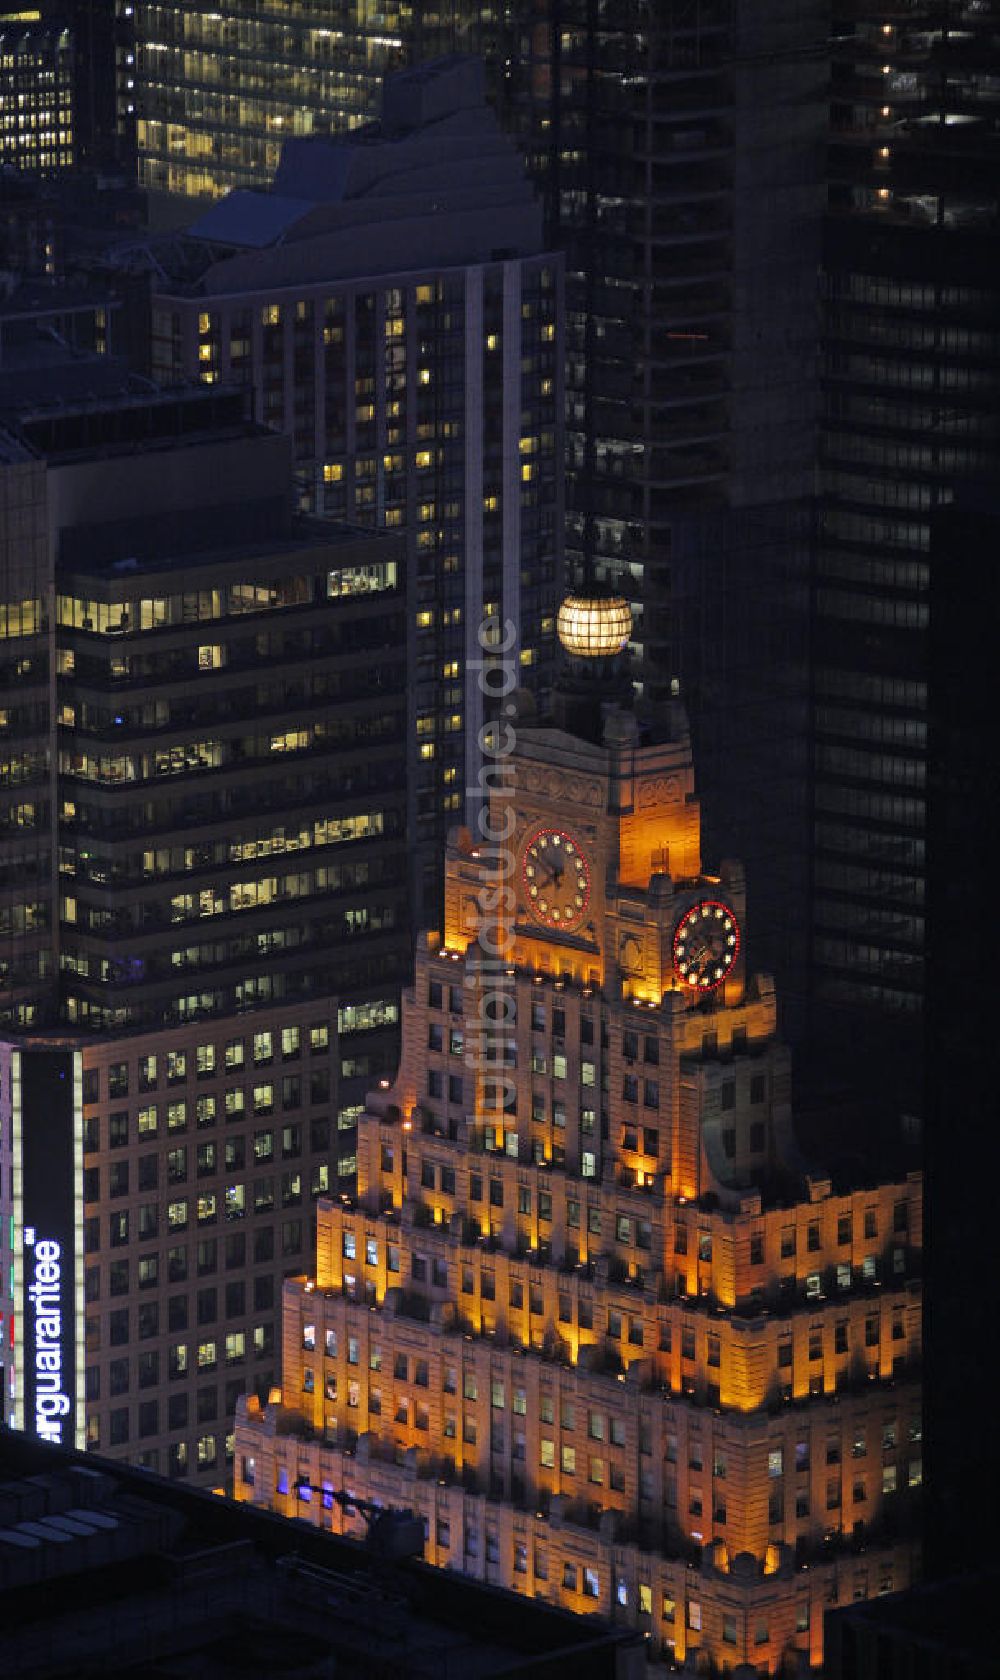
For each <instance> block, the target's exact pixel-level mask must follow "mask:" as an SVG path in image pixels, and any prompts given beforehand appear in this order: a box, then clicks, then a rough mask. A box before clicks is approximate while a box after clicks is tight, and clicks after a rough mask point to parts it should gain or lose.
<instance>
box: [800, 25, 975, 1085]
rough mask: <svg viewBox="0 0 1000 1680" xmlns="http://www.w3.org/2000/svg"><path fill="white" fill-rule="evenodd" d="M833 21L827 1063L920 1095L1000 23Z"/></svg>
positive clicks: (825, 533)
mask: <svg viewBox="0 0 1000 1680" xmlns="http://www.w3.org/2000/svg"><path fill="white" fill-rule="evenodd" d="M834 20H835V25H834V27H835V34H834V42H833V87H832V118H833V125H832V135H831V151H830V160H829V176H830V214H829V217H828V220H827V225H826V239H825V249H824V282H823V283H824V303H823V309H824V315H823V335H824V344H823V375H822V384H823V391H822V395H823V428H822V442H821V491H822V514H821V524H820V532H819V540H818V547H817V560H816V583H815V609H814V643H813V665H814V678H813V701H812V729H813V778H814V782H813V819H812V837H811V842H812V851H813V864H812V870H813V887H812V892H813V899H812V912H811V932H810V947H811V949H810V966H811V1000H810V1001H811V1005H812V1022H811V1025H812V1033H813V1039H814V1042H816V1043H817V1044H823V1043H824V1042H825V1044H826V1047H827V1049H828V1051H829V1054H830V1060H831V1061H832V1062H833V1063H834V1064H835V1063H836V1061H837V1059H838V1058H839V1055H840V1046H841V1045H842V1044H843V1042H844V1039H845V1036H847V1035H849V1037H850V1041H851V1044H852V1049H853V1053H854V1058H855V1065H856V1069H857V1075H858V1081H859V1083H860V1084H861V1085H863V1086H867V1088H868V1089H869V1090H871V1089H874V1088H880V1089H881V1090H883V1091H885V1092H886V1093H889V1094H891V1096H892V1099H893V1100H894V1101H895V1102H897V1103H898V1104H900V1105H901V1106H908V1107H911V1108H917V1107H919V1105H920V1101H921V1072H920V1060H921V1046H922V1037H923V1029H922V1024H921V1015H922V1009H923V1005H924V1001H925V997H926V995H927V991H926V988H927V985H928V974H927V967H926V961H925V940H926V932H927V930H926V920H925V918H926V910H925V894H926V891H927V869H926V861H925V850H926V847H927V845H928V843H929V841H928V833H927V820H928V819H927V797H928V794H927V785H926V780H927V773H928V760H927V751H928V747H927V732H928V705H929V699H928V685H929V683H932V682H934V681H935V680H936V679H937V676H938V673H937V672H936V671H935V669H934V666H933V661H932V658H931V646H932V643H931V642H929V640H928V636H929V634H930V635H931V637H933V629H932V628H931V629H930V630H929V617H930V614H931V613H932V612H933V610H934V607H933V596H934V583H933V572H934V566H935V556H934V548H933V544H932V541H931V527H932V521H933V519H934V516H935V513H936V510H938V509H941V508H946V507H947V506H948V505H949V504H950V503H951V502H952V501H953V500H954V499H955V498H956V497H957V496H959V495H960V493H961V487H962V486H963V484H967V483H969V482H973V483H974V482H976V481H980V480H982V481H986V480H989V479H990V478H991V477H993V476H995V475H996V472H997V469H998V466H1000V430H998V425H997V412H998V409H1000V334H998V330H997V322H998V319H1000V294H998V281H997V276H998V273H1000V261H998V257H1000V237H998V230H1000V203H998V193H997V179H998V170H1000V138H998V131H997V127H996V120H995V88H996V77H997V74H998V67H1000V43H998V39H997V34H996V19H995V17H993V16H992V12H991V9H990V8H987V7H981V6H977V5H976V4H971V3H970V4H967V3H964V0H956V3H954V4H949V5H946V6H943V7H938V8H917V9H915V10H909V11H907V12H906V13H905V15H896V14H887V13H885V12H884V11H883V10H874V9H867V10H866V9H865V8H864V7H861V8H857V7H851V8H848V7H846V6H845V7H843V8H838V7H837V6H836V5H835V6H834ZM946 563H950V561H946ZM948 645H949V644H947V643H945V644H943V646H944V647H945V649H946V650H947V648H948ZM954 656H955V654H954V646H952V651H951V657H952V658H954ZM963 663H964V662H963Z"/></svg>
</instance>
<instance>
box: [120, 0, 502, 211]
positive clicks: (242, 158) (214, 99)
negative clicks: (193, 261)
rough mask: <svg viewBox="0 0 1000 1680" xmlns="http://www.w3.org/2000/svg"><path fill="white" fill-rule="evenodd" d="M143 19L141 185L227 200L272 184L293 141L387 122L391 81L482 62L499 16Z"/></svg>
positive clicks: (258, 9) (313, 8)
mask: <svg viewBox="0 0 1000 1680" xmlns="http://www.w3.org/2000/svg"><path fill="white" fill-rule="evenodd" d="M120 9H124V10H126V11H128V12H129V13H134V18H133V24H134V38H135V43H136V45H135V57H136V65H135V75H134V78H131V79H134V83H135V85H134V88H129V87H128V85H127V83H128V80H129V79H130V78H125V80H124V81H123V83H122V93H121V109H122V113H123V117H124V118H125V119H126V120H129V121H132V120H134V122H135V124H136V133H137V140H138V150H139V171H140V178H141V181H142V184H143V185H144V186H145V187H147V188H149V189H150V190H151V191H152V192H163V193H180V194H185V195H187V196H189V197H210V198H216V197H218V196H220V195H221V194H222V193H225V192H228V191H229V190H230V188H232V187H264V186H267V185H268V183H269V182H270V180H271V178H272V176H273V175H274V172H275V170H276V169H277V167H278V162H279V159H280V156H281V148H282V145H283V143H284V142H285V141H286V140H288V139H290V138H291V137H293V136H305V135H331V134H340V133H343V132H345V131H346V130H347V129H351V128H356V127H357V126H358V125H359V124H360V123H364V122H367V121H368V120H369V118H371V117H373V116H375V115H377V113H378V109H379V100H380V94H381V85H382V77H383V75H385V74H386V72H389V71H393V70H398V69H402V68H404V67H405V66H407V65H409V64H417V63H420V62H422V61H424V60H426V59H430V58H434V57H436V56H437V55H439V54H441V53H451V52H483V51H486V50H488V49H489V48H490V46H491V44H492V43H493V41H494V39H495V36H496V25H495V17H496V12H497V8H496V7H494V6H491V5H472V4H467V3H465V0H441V3H440V4H438V5H435V6H433V7H428V6H426V5H424V4H422V3H410V0H402V3H399V0H389V3H388V4H386V5H384V6H380V7H378V8H375V7H372V6H370V5H368V4H367V3H362V0H351V3H350V4H347V5H344V4H343V3H340V0H338V3H336V4H335V3H334V0H318V3H317V0H281V3H280V4H274V0H254V3H253V4H251V5H250V6H246V5H235V4H232V3H231V0H222V3H221V4H219V3H217V0H211V3H207V0H170V3H168V4H166V5H164V4H161V3H159V0H153V3H150V4H147V3H146V0H138V3H133V0H129V4H128V6H127V7H124V8H121V7H120Z"/></svg>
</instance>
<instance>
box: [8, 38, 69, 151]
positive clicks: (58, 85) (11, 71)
mask: <svg viewBox="0 0 1000 1680" xmlns="http://www.w3.org/2000/svg"><path fill="white" fill-rule="evenodd" d="M24 16H25V14H24V12H23V11H22V13H21V15H20V20H19V19H18V17H17V16H16V15H15V16H14V17H10V16H8V17H5V16H4V14H3V12H2V11H0V167H2V168H7V169H28V170H39V171H41V172H42V173H45V174H51V173H52V172H53V171H55V170H57V169H68V168H69V167H70V166H71V165H72V164H73V163H75V162H76V161H77V146H76V143H75V118H76V110H75V106H76V97H75V96H76V59H77V54H78V51H79V46H78V43H77V41H76V39H75V37H74V35H73V33H72V31H71V30H70V29H69V28H67V27H65V26H64V25H62V24H60V23H56V22H50V23H43V22H41V21H40V19H39V16H38V14H37V12H36V13H34V14H29V20H28V21H24Z"/></svg>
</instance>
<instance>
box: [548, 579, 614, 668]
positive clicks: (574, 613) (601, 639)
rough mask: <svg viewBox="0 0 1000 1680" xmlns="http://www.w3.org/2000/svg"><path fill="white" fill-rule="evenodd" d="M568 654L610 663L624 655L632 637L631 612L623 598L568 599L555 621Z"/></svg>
mask: <svg viewBox="0 0 1000 1680" xmlns="http://www.w3.org/2000/svg"><path fill="white" fill-rule="evenodd" d="M556 633H557V635H558V637H559V640H560V642H561V643H562V646H563V647H564V648H565V649H566V652H567V653H573V654H576V655H577V656H578V657H579V658H582V659H608V658H610V657H612V656H613V655H614V654H616V653H621V651H622V648H623V647H624V646H625V644H626V642H627V641H628V639H629V636H630V635H631V633H632V609H631V608H630V606H629V604H628V602H627V601H626V600H625V598H624V596H621V595H609V596H587V595H567V597H566V599H565V601H564V602H563V603H562V606H561V607H560V608H559V614H558V617H557V619H556Z"/></svg>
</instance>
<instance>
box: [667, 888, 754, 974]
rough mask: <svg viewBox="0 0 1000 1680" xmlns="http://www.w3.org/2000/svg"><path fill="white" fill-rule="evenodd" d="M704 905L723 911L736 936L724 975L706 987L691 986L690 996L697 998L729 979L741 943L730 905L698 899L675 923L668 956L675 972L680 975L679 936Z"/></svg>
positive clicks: (714, 900) (710, 899) (737, 921)
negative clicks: (678, 960) (730, 959)
mask: <svg viewBox="0 0 1000 1680" xmlns="http://www.w3.org/2000/svg"><path fill="white" fill-rule="evenodd" d="M706 904H707V905H708V907H709V909H711V910H724V911H725V913H726V915H727V916H729V917H730V918H731V919H732V924H733V930H734V932H735V934H736V945H735V948H734V950H733V958H732V962H731V963H730V964H729V967H728V968H727V969H726V971H725V973H724V974H720V975H719V978H718V979H717V980H713V981H712V982H711V983H710V984H709V985H707V986H701V985H699V986H692V987H691V992H692V994H693V995H694V996H697V997H704V995H705V993H706V992H714V991H715V990H716V989H717V988H718V987H719V986H721V985H722V984H723V982H724V981H725V980H727V979H728V978H729V976H730V974H731V973H732V971H733V965H734V964H735V962H736V959H737V957H738V956H739V954H740V945H741V943H742V940H741V935H740V924H739V920H738V918H737V915H736V911H735V910H734V909H733V907H732V905H731V904H727V903H726V901H725V899H722V898H699V899H698V900H697V901H696V903H694V904H692V905H689V907H688V908H687V909H686V910H685V912H684V914H683V916H682V917H681V919H680V921H679V922H678V923H677V926H676V927H675V929H674V937H673V943H672V945H671V947H670V955H671V959H672V961H673V965H674V970H675V972H676V973H678V974H680V969H679V968H678V967H677V944H678V941H679V939H680V937H681V934H682V933H683V931H684V928H685V927H686V926H687V924H688V922H689V921H690V920H691V917H692V916H693V915H694V914H695V912H696V911H698V910H702V909H704V907H705V905H706ZM681 978H682V981H686V976H681Z"/></svg>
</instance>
